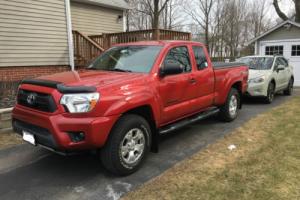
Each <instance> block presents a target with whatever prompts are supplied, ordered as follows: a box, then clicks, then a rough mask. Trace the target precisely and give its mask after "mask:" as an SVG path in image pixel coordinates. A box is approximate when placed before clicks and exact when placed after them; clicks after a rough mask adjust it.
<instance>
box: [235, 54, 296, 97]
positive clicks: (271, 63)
mask: <svg viewBox="0 0 300 200" xmlns="http://www.w3.org/2000/svg"><path fill="white" fill-rule="evenodd" d="M237 61H238V62H243V63H245V64H247V65H248V66H249V80H248V90H247V94H248V95H250V96H257V97H259V96H260V97H264V98H265V101H266V103H271V102H272V101H273V99H274V95H275V93H277V92H280V91H283V92H284V94H285V95H291V94H292V91H293V84H294V75H293V67H292V66H290V65H289V63H288V61H287V59H285V58H284V57H283V56H247V57H242V58H239V59H238V60H237Z"/></svg>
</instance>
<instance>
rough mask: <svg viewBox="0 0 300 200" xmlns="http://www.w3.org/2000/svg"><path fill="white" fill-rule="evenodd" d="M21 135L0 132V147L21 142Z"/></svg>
mask: <svg viewBox="0 0 300 200" xmlns="http://www.w3.org/2000/svg"><path fill="white" fill-rule="evenodd" d="M22 143H23V140H22V137H21V136H20V135H18V134H16V133H13V132H7V133H0V149H4V148H8V147H11V146H14V145H16V144H22Z"/></svg>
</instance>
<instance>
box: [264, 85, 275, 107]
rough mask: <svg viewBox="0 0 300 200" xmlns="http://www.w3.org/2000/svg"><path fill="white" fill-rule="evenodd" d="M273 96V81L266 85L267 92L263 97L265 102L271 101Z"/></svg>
mask: <svg viewBox="0 0 300 200" xmlns="http://www.w3.org/2000/svg"><path fill="white" fill-rule="evenodd" d="M274 96H275V85H274V83H270V84H269V86H268V92H267V96H266V98H265V102H266V103H267V104H270V103H272V102H273V100H274Z"/></svg>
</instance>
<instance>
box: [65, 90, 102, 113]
mask: <svg viewBox="0 0 300 200" xmlns="http://www.w3.org/2000/svg"><path fill="white" fill-rule="evenodd" d="M99 96H100V95H99V93H96V92H95V93H82V94H65V95H63V96H62V98H61V100H60V104H62V105H64V106H65V107H66V108H67V109H68V111H69V112H70V113H84V112H89V111H91V110H93V108H94V107H95V106H96V104H97V102H98V100H99Z"/></svg>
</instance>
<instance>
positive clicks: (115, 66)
mask: <svg viewBox="0 0 300 200" xmlns="http://www.w3.org/2000/svg"><path fill="white" fill-rule="evenodd" d="M161 49H162V46H117V47H112V48H111V49H109V50H107V51H106V52H104V53H103V54H102V55H101V56H99V57H98V58H96V59H95V60H94V61H93V62H92V63H91V64H90V65H89V67H88V69H95V70H107V71H119V72H142V73H148V72H150V70H151V69H152V66H153V64H154V61H155V59H156V56H157V55H158V53H159V51H160V50H161Z"/></svg>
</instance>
